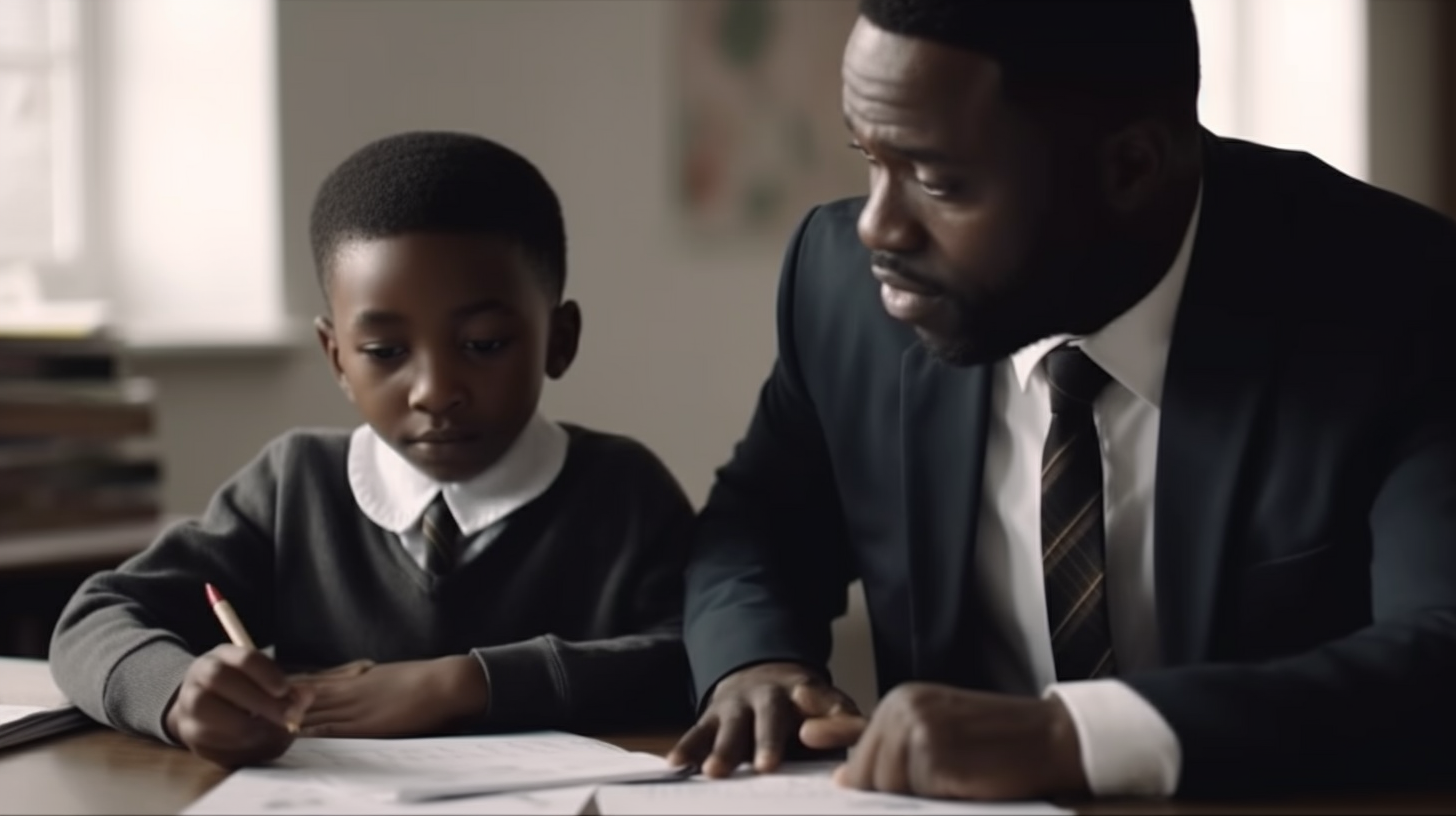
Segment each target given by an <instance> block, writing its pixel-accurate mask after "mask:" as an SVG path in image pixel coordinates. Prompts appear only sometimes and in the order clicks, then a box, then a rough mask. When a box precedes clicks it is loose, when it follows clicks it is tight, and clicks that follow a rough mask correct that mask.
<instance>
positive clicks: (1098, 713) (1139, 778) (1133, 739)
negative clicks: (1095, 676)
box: [1044, 680, 1183, 796]
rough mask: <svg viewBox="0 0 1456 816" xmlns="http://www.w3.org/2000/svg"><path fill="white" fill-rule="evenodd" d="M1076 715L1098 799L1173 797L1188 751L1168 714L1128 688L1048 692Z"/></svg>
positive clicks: (1104, 685)
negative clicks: (1180, 742)
mask: <svg viewBox="0 0 1456 816" xmlns="http://www.w3.org/2000/svg"><path fill="white" fill-rule="evenodd" d="M1053 694H1055V695H1056V696H1057V697H1059V698H1061V701H1062V704H1063V705H1065V706H1066V707H1067V711H1068V712H1070V713H1071V715H1072V722H1073V723H1074V724H1075V725H1076V727H1077V741H1078V742H1079V743H1080V745H1081V748H1082V770H1083V772H1085V773H1086V774H1087V783H1088V785H1089V786H1090V787H1091V789H1092V793H1093V795H1096V796H1172V795H1173V792H1174V791H1176V790H1177V789H1178V774H1179V772H1180V771H1181V770H1182V765H1183V751H1182V748H1181V746H1180V745H1179V744H1178V735H1177V734H1174V733H1173V729H1172V728H1171V727H1170V726H1169V725H1168V722H1167V720H1164V719H1163V715H1162V714H1159V713H1158V710H1157V709H1156V708H1153V706H1152V704H1151V703H1149V702H1148V701H1147V700H1144V699H1143V698H1142V697H1141V696H1140V695H1139V694H1138V693H1137V692H1135V691H1133V690H1132V689H1131V688H1130V687H1129V686H1128V685H1127V684H1126V683H1123V682H1121V681H1119V680H1083V681H1079V682H1073V683H1057V684H1054V685H1052V686H1049V687H1047V690H1046V694H1045V695H1044V696H1051V695H1053Z"/></svg>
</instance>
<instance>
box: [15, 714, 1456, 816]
mask: <svg viewBox="0 0 1456 816" xmlns="http://www.w3.org/2000/svg"><path fill="white" fill-rule="evenodd" d="M605 739H607V741H608V742H612V743H615V744H617V745H620V746H622V747H624V748H627V749H629V750H635V751H652V752H655V753H666V752H667V750H668V748H670V747H671V746H672V742H673V738H672V737H670V736H626V737H606V738H605ZM224 776H226V772H225V771H223V770H222V769H221V768H218V767H217V766H215V765H212V764H211V763H208V762H204V761H203V760H200V759H198V758H196V757H194V756H192V755H191V754H189V753H186V752H184V751H182V750H179V749H176V748H170V747H167V746H165V745H162V744H160V743H155V742H150V741H146V740H139V739H134V738H132V737H125V736H122V735H121V734H118V733H116V732H114V731H110V730H107V729H102V728H98V729H96V730H94V731H88V732H85V733H81V734H73V735H71V736H67V737H61V738H59V739H55V740H52V741H50V742H47V743H42V744H39V745H34V746H30V747H27V748H22V749H20V750H17V751H13V752H10V753H5V754H0V791H3V792H4V794H3V796H0V813H95V814H122V813H137V814H175V813H178V812H180V811H181V810H182V809H184V808H186V807H187V806H188V805H190V804H191V803H192V802H193V801H194V800H196V799H197V798H198V797H200V796H202V795H203V794H204V793H206V792H207V791H208V789H210V788H211V787H212V786H213V785H216V784H217V783H218V782H220V781H222V779H223V777H224ZM1063 804H1065V805H1066V806H1068V807H1070V808H1073V809H1075V810H1076V811H1077V812H1078V813H1085V814H1090V815H1091V816H1096V814H1112V813H1130V814H1175V816H1176V815H1179V814H1190V815H1193V814H1198V815H1201V814H1215V813H1251V814H1252V813H1281V814H1292V813H1338V814H1377V813H1380V814H1389V813H1403V814H1437V813H1453V812H1456V792H1452V793H1450V794H1430V795H1389V796H1378V797H1365V798H1359V799H1331V798H1302V799H1294V800H1289V801H1273V800H1269V801H1259V802H1236V803H1229V802H1220V803H1200V802H1166V801H1107V802H1095V803H1080V802H1065V803H1063Z"/></svg>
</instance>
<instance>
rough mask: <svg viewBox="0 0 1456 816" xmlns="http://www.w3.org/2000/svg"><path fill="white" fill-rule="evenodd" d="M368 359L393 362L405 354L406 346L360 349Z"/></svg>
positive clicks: (380, 346) (376, 346)
mask: <svg viewBox="0 0 1456 816" xmlns="http://www.w3.org/2000/svg"><path fill="white" fill-rule="evenodd" d="M359 351H360V352H361V353H363V354H364V355H365V356H366V357H370V358H372V359H375V360H393V359H395V358H396V357H399V356H401V355H403V354H404V346H385V345H374V346H364V347H363V348H361V349H359Z"/></svg>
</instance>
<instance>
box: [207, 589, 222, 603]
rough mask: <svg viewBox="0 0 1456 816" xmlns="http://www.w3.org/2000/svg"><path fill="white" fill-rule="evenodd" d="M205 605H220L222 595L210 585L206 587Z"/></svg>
mask: <svg viewBox="0 0 1456 816" xmlns="http://www.w3.org/2000/svg"><path fill="white" fill-rule="evenodd" d="M207 603H208V604H209V605H210V606H217V605H218V604H220V603H222V593H220V592H218V591H217V587H215V586H213V585H212V584H208V585H207Z"/></svg>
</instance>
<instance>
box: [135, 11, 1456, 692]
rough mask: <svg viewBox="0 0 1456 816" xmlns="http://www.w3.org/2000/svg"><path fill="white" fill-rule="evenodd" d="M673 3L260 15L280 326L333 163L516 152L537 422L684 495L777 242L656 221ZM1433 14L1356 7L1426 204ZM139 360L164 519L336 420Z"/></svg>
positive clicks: (844, 642) (842, 654) (1380, 129)
mask: <svg viewBox="0 0 1456 816" xmlns="http://www.w3.org/2000/svg"><path fill="white" fill-rule="evenodd" d="M678 1H679V0H630V2H615V3H614V2H605V0H574V1H571V2H568V1H567V0H551V2H539V1H538V2H528V1H526V0H489V2H463V0H445V1H444V2H436V0H408V1H407V2H397V1H396V0H371V2H349V1H348V0H299V2H286V3H282V4H280V7H279V10H278V26H279V59H280V68H279V81H280V83H281V94H280V99H281V105H282V110H281V116H280V127H281V136H280V147H281V161H282V168H283V187H282V192H283V201H284V213H283V245H284V260H285V268H286V270H287V278H286V281H285V289H286V295H287V301H288V304H289V306H290V309H291V310H292V311H293V312H294V313H295V314H299V315H307V314H312V313H313V311H314V310H315V309H316V308H317V301H316V295H315V288H314V283H313V279H312V270H311V266H310V260H309V254H308V247H307V239H306V220H307V213H308V207H309V203H310V201H311V199H312V196H313V193H314V190H315V188H316V186H317V185H318V183H319V182H320V181H321V180H322V178H323V176H324V175H325V174H326V173H327V172H328V171H329V170H330V169H331V168H332V167H333V166H334V164H335V163H337V162H338V161H339V160H340V159H341V158H342V157H343V156H344V155H345V154H346V153H347V152H348V151H350V150H352V149H354V148H355V147H358V146H359V145H362V144H363V143H364V142H366V141H368V140H370V139H373V138H376V137H379V136H382V135H385V134H387V133H391V132H394V131H398V130H404V129H411V128H422V127H448V128H465V129H469V130H474V131H478V132H482V133H486V134H490V135H492V136H495V137H497V138H499V139H501V140H503V141H505V142H507V143H509V144H512V145H514V146H516V147H518V148H519V149H521V150H522V151H523V152H525V153H526V154H528V155H529V156H530V157H531V158H532V159H533V160H534V161H536V162H537V163H538V164H539V165H540V166H541V168H542V169H543V171H544V172H545V173H546V175H547V176H548V177H549V178H550V179H551V180H552V182H553V183H554V184H555V186H556V187H557V189H558V192H559V193H560V195H561V197H562V199H563V203H564V206H565V209H566V217H567V222H568V229H569V233H570V242H571V265H572V269H571V282H570V284H569V290H570V295H571V296H572V297H574V298H577V299H578V300H580V301H581V303H582V305H583V307H584V309H585V312H586V339H585V343H584V350H583V353H582V356H581V359H580V361H579V362H578V364H577V367H576V368H575V369H574V370H573V371H572V372H571V373H570V374H569V375H568V376H567V378H566V380H565V381H563V382H561V383H559V384H556V385H554V386H553V387H552V388H551V389H550V390H549V391H548V394H547V397H546V408H547V410H548V411H549V412H550V413H551V414H553V415H555V416H557V417H560V418H563V419H569V420H573V421H578V422H582V423H586V424H590V425H594V426H599V427H602V428H607V429H612V430H616V431H620V432H624V433H628V434H632V435H634V436H637V437H638V438H640V439H642V440H644V441H645V442H647V443H648V444H649V445H651V446H652V447H654V448H655V449H656V450H657V451H658V452H659V454H660V455H661V456H662V457H663V459H664V460H665V461H666V462H667V464H668V465H669V466H670V467H671V468H672V469H673V470H674V471H675V472H676V473H677V474H678V476H679V478H680V479H681V480H682V482H683V483H684V485H685V487H686V488H687V489H688V491H689V494H690V495H691V496H692V497H693V498H694V499H695V500H701V499H702V497H703V496H704V495H705V494H706V491H707V488H708V486H709V484H710V482H711V477H712V470H713V469H714V468H715V467H717V466H718V465H719V464H720V463H721V462H722V461H723V460H724V459H725V458H726V457H727V455H728V453H729V450H730V447H731V445H732V444H733V442H734V441H735V440H736V439H737V437H738V435H739V434H740V433H741V432H742V430H743V428H744V426H745V423H746V421H747V418H748V416H749V412H750V410H751V408H752V405H753V401H754V399H755V397H756V393H757V389H758V386H759V384H760V382H761V379H762V377H763V376H764V374H765V373H766V372H767V368H768V366H769V364H770V362H771V360H772V357H773V341H774V337H773V322H772V309H773V298H774V284H775V280H776V277H777V271H778V264H779V254H780V252H781V246H780V244H781V243H782V242H781V241H780V242H772V243H770V244H769V245H766V246H762V247H755V248H744V249H742V250H741V251H739V252H738V253H737V254H735V255H732V256H725V255H708V254H704V253H702V252H695V251H693V250H692V249H691V248H689V247H685V246H681V245H679V243H678V239H677V237H676V235H675V233H674V232H673V230H672V227H671V225H670V221H671V219H670V217H669V216H670V209H669V208H670V207H671V198H670V196H669V190H670V178H669V175H668V172H669V171H668V161H669V158H668V157H669V149H668V144H669V143H668V141H667V138H668V134H669V133H670V127H669V122H670V120H669V115H670V112H669V111H668V110H667V108H666V104H667V98H668V94H667V82H668V81H669V78H670V76H669V71H670V67H669V65H668V62H667V59H666V57H667V54H668V44H667V43H666V42H665V38H666V31H667V24H668V21H669V17H668V15H669V14H670V13H671V7H670V6H671V3H672V2H678ZM1434 2H1440V0H1374V2H1373V5H1372V8H1371V10H1370V11H1371V26H1372V31H1373V32H1374V36H1372V42H1371V52H1370V61H1371V66H1372V70H1371V100H1372V107H1373V110H1374V111H1375V120H1374V121H1373V122H1372V126H1371V135H1370V144H1371V146H1372V151H1373V154H1372V156H1371V162H1370V173H1371V178H1372V180H1373V181H1374V182H1375V183H1377V184H1382V185H1385V186H1390V187H1392V188H1394V189H1396V190H1398V191H1400V192H1403V193H1405V194H1407V195H1412V196H1414V197H1417V198H1425V197H1427V196H1428V195H1429V193H1430V191H1429V190H1428V189H1427V187H1426V186H1425V185H1426V182H1427V180H1428V179H1429V177H1430V176H1432V175H1433V173H1432V168H1433V167H1434V161H1435V160H1434V153H1433V150H1434V140H1433V138H1432V137H1430V136H1429V135H1427V134H1426V130H1425V129H1426V127H1427V125H1429V123H1430V120H1429V117H1428V115H1427V114H1426V113H1425V112H1424V111H1425V108H1426V106H1427V101H1426V100H1425V99H1423V98H1422V92H1421V90H1420V87H1419V80H1420V78H1421V77H1422V76H1424V75H1425V72H1426V70H1427V69H1428V67H1429V61H1430V60H1432V59H1433V58H1434V54H1433V51H1432V49H1430V48H1422V47H1421V46H1420V45H1419V44H1418V43H1417V44H1416V45H1412V43H1413V42H1415V41H1417V40H1419V38H1420V35H1421V34H1423V33H1424V31H1426V30H1428V29H1429V28H1430V26H1429V24H1428V23H1423V22H1422V21H1423V20H1426V19H1428V18H1427V17H1426V16H1425V15H1429V14H1430V12H1431V8H1432V4H1433V3H1434ZM785 237H787V236H785ZM142 367H143V370H144V371H145V372H146V373H150V374H152V375H154V376H156V377H157V379H158V381H159V385H160V387H161V394H162V403H161V412H162V413H161V426H162V437H163V444H164V447H165V450H166V455H167V463H168V468H169V471H170V476H169V480H168V484H167V496H166V500H167V504H168V506H169V508H170V509H171V510H173V511H178V512H194V511H196V510H198V509H200V508H201V507H202V505H203V504H204V503H205V501H206V499H207V497H208V495H209V494H210V493H211V492H212V490H213V489H214V488H215V487H216V486H217V485H218V484H219V483H220V482H221V481H222V480H223V479H224V478H226V477H227V475H228V474H229V473H231V472H232V471H233V470H235V469H236V468H237V466H238V465H239V464H241V463H242V462H243V461H245V460H246V459H247V458H248V457H250V456H252V455H253V453H254V452H256V451H257V449H258V447H259V446H260V445H261V444H262V443H263V442H264V441H265V440H266V439H267V438H269V437H271V436H273V435H274V434H276V433H278V432H279V431H281V430H283V429H284V428H287V427H289V426H291V425H297V424H337V423H346V422H347V423H352V422H353V415H352V413H351V411H350V409H349V408H348V406H347V404H346V403H345V402H344V400H343V398H342V397H341V396H340V395H339V394H338V392H337V390H336V389H335V387H334V386H333V384H332V382H330V380H329V378H328V376H327V375H326V373H325V370H324V367H323V365H322V360H321V357H320V356H319V355H318V353H317V352H316V351H314V350H313V349H312V348H308V349H304V350H303V351H301V352H298V353H295V354H285V355H280V356H278V357H260V358H250V359H241V358H240V359H232V360H221V361H219V360H216V359H212V358H198V359H191V360H189V359H175V360H153V361H149V362H145V363H144V364H143V366H142ZM855 603H856V604H858V599H857V598H856V599H855ZM857 614H862V613H857ZM855 620H856V621H859V620H862V618H856V619H855ZM840 634H841V636H842V637H841V640H840V646H839V654H838V655H837V666H838V671H839V672H840V673H841V674H842V675H844V676H845V677H846V678H847V680H846V681H845V683H846V685H847V686H848V687H849V688H850V690H851V691H852V692H853V693H855V694H856V696H857V697H858V698H859V699H860V700H861V701H862V702H865V701H868V699H869V697H870V691H869V689H870V688H871V682H872V681H871V677H870V675H869V672H868V665H869V664H868V657H869V651H868V644H867V642H866V640H865V637H864V633H863V629H862V626H861V625H860V624H858V623H851V624H842V625H841V627H840Z"/></svg>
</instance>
